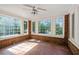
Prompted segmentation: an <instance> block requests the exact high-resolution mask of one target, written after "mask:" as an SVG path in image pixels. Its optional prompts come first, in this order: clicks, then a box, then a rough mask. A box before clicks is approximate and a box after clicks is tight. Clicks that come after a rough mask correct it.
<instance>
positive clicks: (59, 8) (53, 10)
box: [0, 4, 73, 19]
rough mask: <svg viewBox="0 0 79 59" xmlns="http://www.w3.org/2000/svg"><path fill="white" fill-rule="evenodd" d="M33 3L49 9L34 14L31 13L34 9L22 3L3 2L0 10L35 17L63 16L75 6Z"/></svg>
mask: <svg viewBox="0 0 79 59" xmlns="http://www.w3.org/2000/svg"><path fill="white" fill-rule="evenodd" d="M30 5H31V4H30ZM32 5H34V6H36V7H40V8H44V9H47V11H40V12H39V13H38V15H36V16H33V15H32V14H31V11H32V9H31V8H29V7H25V6H24V5H22V4H7V5H6V4H3V5H0V10H3V11H6V12H8V13H11V14H13V15H16V16H22V17H26V18H30V19H35V18H43V17H50V16H61V15H65V14H68V10H69V9H70V8H71V7H72V6H73V5H71V4H32Z"/></svg>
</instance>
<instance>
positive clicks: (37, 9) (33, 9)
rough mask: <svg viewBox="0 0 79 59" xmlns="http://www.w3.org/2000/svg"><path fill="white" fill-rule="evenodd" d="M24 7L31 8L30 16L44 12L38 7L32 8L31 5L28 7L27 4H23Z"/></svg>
mask: <svg viewBox="0 0 79 59" xmlns="http://www.w3.org/2000/svg"><path fill="white" fill-rule="evenodd" d="M24 6H26V7H29V8H32V12H31V14H33V15H36V14H38V12H40V11H46V9H43V8H40V7H36V6H32V5H29V4H24Z"/></svg>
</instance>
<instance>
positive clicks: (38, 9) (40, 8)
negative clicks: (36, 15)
mask: <svg viewBox="0 0 79 59" xmlns="http://www.w3.org/2000/svg"><path fill="white" fill-rule="evenodd" d="M37 9H38V10H43V11H46V9H43V8H39V7H38V8H37Z"/></svg>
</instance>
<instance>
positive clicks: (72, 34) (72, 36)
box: [72, 13, 75, 38]
mask: <svg viewBox="0 0 79 59" xmlns="http://www.w3.org/2000/svg"><path fill="white" fill-rule="evenodd" d="M74 23H75V21H74V13H73V14H72V38H74Z"/></svg>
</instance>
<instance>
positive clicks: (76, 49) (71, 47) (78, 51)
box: [68, 41, 79, 55]
mask: <svg viewBox="0 0 79 59" xmlns="http://www.w3.org/2000/svg"><path fill="white" fill-rule="evenodd" d="M68 47H69V48H70V50H71V51H72V53H73V55H79V49H78V48H77V47H76V46H75V45H74V44H73V43H72V42H71V41H68Z"/></svg>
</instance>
